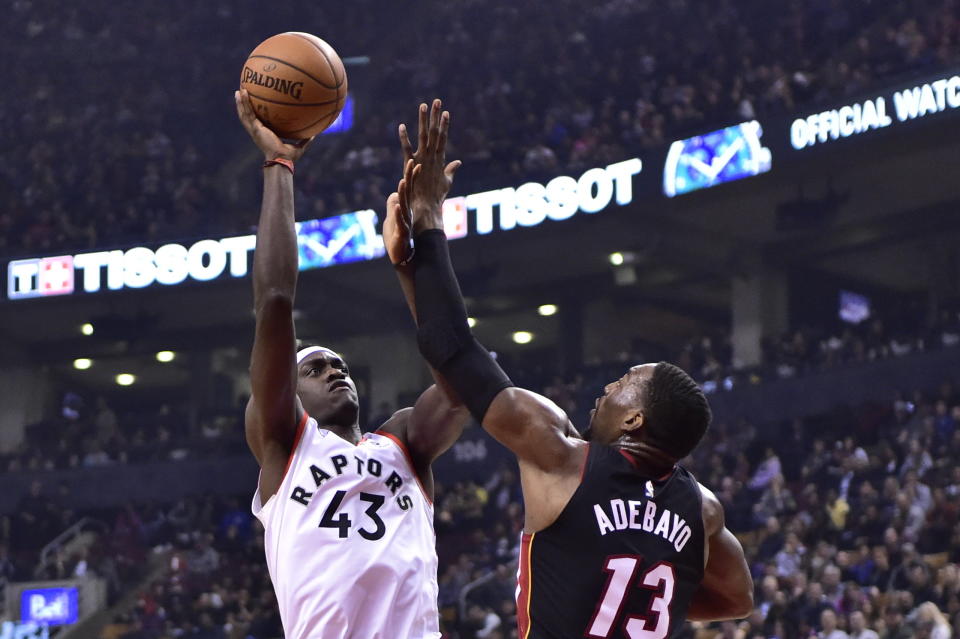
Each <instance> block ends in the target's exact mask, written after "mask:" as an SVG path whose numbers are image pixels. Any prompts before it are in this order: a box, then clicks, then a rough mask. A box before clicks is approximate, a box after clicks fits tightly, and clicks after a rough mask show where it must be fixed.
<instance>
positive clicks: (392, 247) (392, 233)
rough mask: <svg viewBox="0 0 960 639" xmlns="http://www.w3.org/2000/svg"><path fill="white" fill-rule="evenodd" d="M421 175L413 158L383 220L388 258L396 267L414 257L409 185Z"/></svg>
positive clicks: (384, 241) (391, 198) (389, 198)
mask: <svg viewBox="0 0 960 639" xmlns="http://www.w3.org/2000/svg"><path fill="white" fill-rule="evenodd" d="M419 173H420V167H419V166H414V161H413V158H410V159H408V160H407V161H406V163H405V164H404V166H403V178H401V180H400V183H399V184H397V190H396V191H394V192H393V193H391V194H390V197H388V198H387V214H386V217H384V220H383V245H384V248H386V250H387V256H388V257H389V258H390V261H391V262H392V263H393V264H394V266H403V265H406V263H407V261H408V260H409V259H410V258H411V257H413V243H412V241H411V238H412V232H413V219H412V216H411V215H410V203H409V201H408V194H409V186H408V185H409V184H411V183H412V182H413V179H414V175H418V174H419Z"/></svg>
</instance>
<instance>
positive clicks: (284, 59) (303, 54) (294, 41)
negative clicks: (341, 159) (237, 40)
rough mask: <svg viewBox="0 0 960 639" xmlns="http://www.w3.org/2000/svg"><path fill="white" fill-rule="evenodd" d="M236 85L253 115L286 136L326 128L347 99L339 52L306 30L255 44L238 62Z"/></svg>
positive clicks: (303, 135)
mask: <svg viewBox="0 0 960 639" xmlns="http://www.w3.org/2000/svg"><path fill="white" fill-rule="evenodd" d="M240 86H241V88H244V89H246V90H247V92H248V93H249V94H250V102H251V104H252V105H253V108H254V110H255V111H256V113H257V117H258V118H260V120H261V121H262V122H263V123H264V124H265V125H267V126H268V127H269V128H270V129H271V130H272V131H273V132H274V133H276V134H277V135H279V136H280V137H284V138H291V139H302V138H309V137H311V136H314V135H316V134H318V133H320V132H321V131H323V130H324V129H326V128H327V127H328V126H330V125H331V124H333V122H334V120H336V119H337V116H338V115H340V111H341V110H342V109H343V105H344V103H345V102H346V99H347V73H346V71H345V70H344V68H343V62H342V61H341V60H340V56H339V55H337V52H336V51H334V49H333V47H331V46H330V45H329V44H327V43H326V42H324V41H323V40H321V39H320V38H318V37H317V36H314V35H310V34H309V33H299V32H289V33H281V34H278V35H275V36H273V37H271V38H267V39H266V40H264V41H263V42H261V43H260V45H259V46H257V48H256V49H254V50H253V52H252V53H251V54H250V57H248V58H247V61H246V63H245V64H244V65H243V70H242V71H241V73H240Z"/></svg>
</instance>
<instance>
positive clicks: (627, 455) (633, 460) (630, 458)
mask: <svg viewBox="0 0 960 639" xmlns="http://www.w3.org/2000/svg"><path fill="white" fill-rule="evenodd" d="M617 451H618V452H619V453H620V454H621V455H623V456H624V457H625V458H626V460H627V461H628V462H630V463H631V464H632V465H633V467H634V468H640V464H638V463H637V459H636V458H635V457H634V456H633V455H631V454H630V453H628V452H627V451H625V450H623V449H622V448H618V449H617ZM675 469H676V466H674V467H673V468H671V469H670V470H669V471H668V472H667V473H666V474H665V475H664V476H663V477H657V481H663V480H665V479H667V478H668V477H669V476H670V475H672V474H673V471H674V470H675Z"/></svg>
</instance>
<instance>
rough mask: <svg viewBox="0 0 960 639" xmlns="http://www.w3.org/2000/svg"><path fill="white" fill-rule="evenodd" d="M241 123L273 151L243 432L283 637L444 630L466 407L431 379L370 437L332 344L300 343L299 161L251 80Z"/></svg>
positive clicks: (430, 638) (420, 638)
mask: <svg viewBox="0 0 960 639" xmlns="http://www.w3.org/2000/svg"><path fill="white" fill-rule="evenodd" d="M236 103H237V113H238V115H239V117H240V121H241V123H242V124H243V126H244V128H245V129H246V130H247V132H248V133H249V134H250V136H251V137H252V138H253V140H254V142H255V143H256V144H257V146H258V147H259V148H260V150H261V151H263V153H264V156H265V162H264V194H263V203H262V206H261V211H260V222H259V226H258V227H257V246H256V250H255V251H254V260H253V262H254V263H253V292H254V304H255V310H256V334H255V337H254V345H253V353H252V355H251V360H250V383H251V398H250V403H249V404H248V405H247V411H246V436H247V443H248V445H249V446H250V449H251V451H252V452H253V454H254V455H255V456H256V458H257V461H258V462H259V463H260V477H259V481H258V486H257V491H256V494H255V495H254V498H253V512H254V514H255V515H256V516H257V517H258V518H259V519H260V521H261V522H263V525H264V529H265V550H266V555H267V566H268V568H269V570H270V577H271V579H272V580H273V584H274V589H275V591H276V595H277V600H278V603H279V607H280V617H281V620H282V622H283V628H284V633H285V635H286V638H287V639H378V638H379V639H436V638H438V637H440V632H439V618H438V611H437V555H436V549H435V538H434V532H433V506H432V503H431V499H432V494H433V475H432V472H431V463H432V462H433V460H434V459H436V457H438V456H439V455H440V454H441V453H442V452H443V451H445V450H446V449H447V448H449V447H450V446H451V445H452V444H453V442H454V441H455V440H456V438H457V437H458V436H459V434H460V432H461V431H462V429H463V425H464V424H465V422H466V420H467V419H468V418H469V417H468V413H467V412H466V410H465V409H463V408H462V407H461V406H459V405H458V404H457V403H456V402H455V401H453V400H451V398H453V397H455V396H454V395H453V394H451V393H449V392H448V391H445V390H444V389H441V388H440V387H438V386H431V387H430V388H429V389H427V390H426V391H425V392H424V393H423V394H422V395H421V396H420V398H419V399H418V400H417V402H416V405H415V406H414V407H413V408H406V409H403V410H401V411H398V412H397V413H396V414H394V415H393V417H391V418H390V419H389V420H388V421H387V422H386V423H385V424H384V425H383V426H381V428H380V430H378V431H377V432H376V433H374V434H368V435H366V436H365V437H362V438H361V436H360V427H359V424H358V414H359V404H358V398H357V390H356V386H355V385H354V383H353V380H352V379H351V378H350V372H349V370H348V368H347V365H346V363H345V362H344V361H343V359H342V358H341V357H340V356H339V355H337V354H336V353H335V352H333V351H332V350H329V349H326V348H321V347H311V348H307V349H303V350H301V351H300V352H299V353H297V352H296V336H295V330H294V322H293V303H294V293H295V290H296V281H297V270H298V250H297V238H296V231H295V226H294V209H293V172H294V162H295V161H297V160H299V159H300V157H301V156H302V155H303V152H304V150H305V149H306V147H307V145H308V143H307V142H301V143H299V144H296V145H291V144H285V143H284V142H282V141H281V140H280V139H279V138H277V136H276V135H275V134H273V133H272V132H271V131H270V130H269V129H267V128H266V127H265V126H263V124H262V123H260V121H259V120H257V118H256V116H255V115H254V113H253V109H252V107H251V106H250V103H249V99H248V96H247V95H246V92H244V91H238V92H237V94H236Z"/></svg>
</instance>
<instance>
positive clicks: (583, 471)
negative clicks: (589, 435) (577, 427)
mask: <svg viewBox="0 0 960 639" xmlns="http://www.w3.org/2000/svg"><path fill="white" fill-rule="evenodd" d="M588 459H590V442H587V452H586V454H585V455H584V456H583V464H582V465H581V466H580V483H581V484H582V483H583V476H584V475H586V474H587V460H588Z"/></svg>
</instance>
